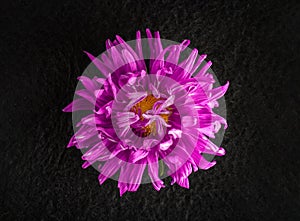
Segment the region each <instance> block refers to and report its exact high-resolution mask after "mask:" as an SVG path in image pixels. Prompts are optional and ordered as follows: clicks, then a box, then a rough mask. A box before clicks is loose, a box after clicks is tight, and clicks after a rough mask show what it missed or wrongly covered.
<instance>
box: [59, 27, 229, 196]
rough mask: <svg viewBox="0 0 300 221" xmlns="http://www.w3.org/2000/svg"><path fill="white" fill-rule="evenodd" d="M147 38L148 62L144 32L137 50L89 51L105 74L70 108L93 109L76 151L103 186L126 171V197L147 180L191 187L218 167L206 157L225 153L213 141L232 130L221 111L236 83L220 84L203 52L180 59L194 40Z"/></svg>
mask: <svg viewBox="0 0 300 221" xmlns="http://www.w3.org/2000/svg"><path fill="white" fill-rule="evenodd" d="M146 34H147V43H148V52H149V56H148V58H146V57H145V50H147V49H145V47H142V46H144V45H143V44H142V39H141V34H140V32H139V31H138V32H137V36H136V37H137V39H136V41H135V48H134V47H132V46H130V45H129V44H128V43H127V42H125V41H124V40H123V39H122V38H121V37H119V36H116V40H114V41H113V42H111V41H110V40H107V41H106V48H107V51H106V53H103V54H102V55H101V56H99V57H94V56H93V55H91V54H90V53H88V52H85V53H86V54H87V55H88V57H89V58H90V59H91V61H92V63H93V65H95V66H96V67H97V70H98V71H99V72H100V73H101V75H102V77H98V76H99V74H98V75H97V76H95V77H92V78H90V77H87V76H81V77H79V78H78V79H79V81H80V82H81V83H82V85H83V89H80V90H77V91H76V95H78V97H79V98H77V99H75V100H74V101H73V102H72V103H71V104H69V105H68V106H67V107H65V108H64V109H63V111H65V112H77V111H90V113H88V114H86V115H85V116H83V117H82V116H81V117H80V121H79V122H77V123H76V128H77V129H76V130H77V131H76V133H75V134H74V136H73V137H72V138H71V140H70V142H69V144H68V147H71V146H76V147H77V148H78V149H81V150H83V152H84V154H83V156H82V159H83V160H84V161H85V163H84V164H83V168H86V167H88V166H90V165H96V167H97V169H98V170H99V172H100V175H99V177H98V179H99V182H100V184H102V183H103V182H104V181H105V180H106V179H107V178H110V177H112V176H115V175H116V174H118V178H117V179H118V181H119V182H118V187H119V189H120V195H123V194H124V193H125V192H126V191H136V190H137V189H138V187H139V185H140V184H141V182H143V181H142V180H143V179H147V178H150V181H151V182H152V184H153V186H154V188H155V189H156V190H157V191H159V190H160V189H161V188H162V187H164V182H163V181H162V177H163V176H164V175H165V176H171V177H172V184H174V183H177V184H179V185H180V186H182V187H185V188H189V181H188V176H189V175H190V174H191V173H192V171H197V170H198V168H200V169H203V170H206V169H208V168H210V167H212V166H214V165H215V163H216V162H215V161H209V160H207V159H206V158H205V157H204V155H203V154H209V155H213V156H214V155H217V156H222V155H224V154H225V150H224V149H223V148H220V147H218V146H216V145H215V144H214V143H213V142H212V141H210V138H214V137H215V134H216V133H218V131H219V130H220V128H221V125H224V128H225V129H226V127H227V124H226V120H225V119H224V118H223V117H221V116H219V115H217V114H215V113H214V112H213V108H214V107H217V106H218V99H220V98H221V97H222V96H223V95H224V94H225V92H226V90H227V88H228V85H229V83H228V82H227V83H226V84H225V85H224V86H220V87H217V88H214V87H213V85H214V83H215V79H214V77H213V75H212V74H211V73H208V72H209V71H208V70H209V68H210V66H211V64H212V63H211V62H210V61H209V62H205V58H206V55H201V56H198V51H197V49H194V50H192V51H191V53H190V54H189V55H188V56H187V58H184V59H182V61H180V56H181V55H182V53H183V52H184V50H185V49H186V48H187V46H188V45H189V43H190V42H189V41H188V40H185V41H183V42H182V43H181V44H170V45H169V46H167V47H163V46H162V41H161V39H160V36H159V32H155V33H154V36H152V33H151V32H150V31H149V30H148V29H147V30H146ZM84 113H85V112H84Z"/></svg>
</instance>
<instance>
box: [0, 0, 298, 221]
mask: <svg viewBox="0 0 300 221" xmlns="http://www.w3.org/2000/svg"><path fill="white" fill-rule="evenodd" d="M194 2H196V1H186V2H182V1H154V0H151V1H143V2H142V1H139V2H138V1H131V0H127V1H75V0H73V1H43V2H42V1H36V2H34V1H23V0H22V1H21V0H19V1H6V3H4V2H1V7H0V10H1V13H0V17H1V32H0V39H1V41H0V42H1V43H0V45H1V51H0V55H1V57H0V58H1V59H0V64H1V65H0V70H1V72H0V73H1V74H0V76H1V87H0V92H1V93H0V96H1V99H0V101H1V112H0V116H1V124H0V128H1V136H0V139H1V144H2V145H1V161H0V166H1V167H0V191H1V197H0V220H251V221H253V220H300V214H299V211H300V205H299V202H300V200H299V180H300V179H299V170H298V169H299V166H300V165H299V150H298V148H299V146H300V145H299V129H300V126H299V117H300V116H299V113H300V108H299V103H300V99H299V94H300V93H299V83H300V82H299V56H298V53H299V51H300V50H299V49H300V48H299V11H300V10H299V9H300V7H299V4H297V1H281V0H280V1H277V0H270V1H249V3H247V2H246V1H243V2H242V1H226V2H225V1H206V0H203V1H197V3H194ZM147 27H149V28H150V29H151V30H153V31H154V30H159V31H160V32H161V37H162V38H166V39H171V40H174V41H182V40H183V39H185V38H188V39H190V40H191V42H192V43H191V47H196V48H198V49H199V52H200V53H206V54H208V58H209V59H211V60H212V61H213V62H214V64H213V69H214V71H215V73H216V75H217V76H218V78H219V80H220V83H221V84H224V83H226V81H227V80H229V81H230V87H229V91H228V92H227V94H226V97H225V98H226V102H227V111H228V118H227V119H228V124H229V128H228V130H227V131H226V134H225V139H224V141H223V144H222V146H223V147H224V148H225V149H226V150H227V154H226V155H225V156H224V157H221V158H218V159H217V162H218V163H217V165H216V166H215V167H213V168H212V169H210V170H208V171H198V172H196V173H193V174H192V175H191V176H190V189H189V190H187V189H183V188H181V187H179V186H178V185H174V186H170V185H169V183H170V178H167V179H165V183H166V184H167V187H166V188H164V189H162V190H161V191H160V192H156V191H155V190H154V189H153V188H152V185H151V184H147V185H142V186H141V187H140V188H139V190H138V191H137V192H136V193H126V194H125V195H124V196H123V197H122V198H120V197H119V190H118V188H117V182H115V181H113V180H108V181H107V182H106V183H105V184H104V185H103V186H99V184H98V180H97V176H98V172H97V171H96V170H95V169H93V168H92V167H91V168H88V169H86V170H83V169H81V164H82V160H81V158H80V157H81V152H80V151H79V150H76V149H75V148H71V149H65V146H66V144H67V142H68V139H69V138H70V137H71V135H72V119H71V114H66V113H63V112H62V111H61V110H62V108H63V107H64V106H66V105H67V104H68V103H69V102H70V101H71V100H72V97H73V93H74V90H75V87H76V84H77V79H76V78H77V77H78V76H79V75H81V73H82V71H83V70H84V69H85V68H86V66H87V65H88V64H89V63H90V61H89V60H88V58H87V56H86V55H85V54H84V53H83V52H82V51H83V50H87V51H89V52H91V53H92V54H95V55H98V54H100V53H101V52H103V51H104V50H105V47H104V46H105V45H104V42H105V40H106V39H107V38H111V39H112V38H113V37H114V35H115V34H118V35H121V36H122V37H123V38H124V39H126V40H132V39H134V38H135V31H136V30H138V29H139V30H141V31H144V30H145V28H147ZM143 33H145V32H143ZM144 36H145V35H144Z"/></svg>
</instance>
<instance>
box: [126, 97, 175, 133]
mask: <svg viewBox="0 0 300 221" xmlns="http://www.w3.org/2000/svg"><path fill="white" fill-rule="evenodd" d="M165 100H166V99H163V98H156V97H155V96H154V95H152V94H150V95H147V96H146V97H145V98H143V99H142V100H141V101H139V102H137V103H136V104H135V105H133V106H132V108H131V109H130V111H131V112H133V113H135V114H137V115H138V116H139V122H138V123H137V124H136V125H143V122H146V123H145V124H146V125H145V126H141V127H140V128H136V127H132V130H133V132H134V133H135V134H136V135H138V136H141V137H147V136H149V135H150V134H151V133H153V134H154V135H155V133H156V123H155V122H152V123H149V124H148V122H149V120H147V119H146V118H145V114H154V113H155V111H154V110H155V109H156V110H157V109H159V107H160V106H161V104H162V103H163V102H164V101H165ZM166 109H167V112H164V113H160V114H158V116H160V117H161V118H162V119H163V120H164V121H165V123H168V121H169V116H170V115H171V108H170V107H169V108H166Z"/></svg>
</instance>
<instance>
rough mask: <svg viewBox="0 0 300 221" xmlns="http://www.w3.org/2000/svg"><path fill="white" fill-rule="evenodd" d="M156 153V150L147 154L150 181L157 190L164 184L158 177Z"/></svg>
mask: <svg viewBox="0 0 300 221" xmlns="http://www.w3.org/2000/svg"><path fill="white" fill-rule="evenodd" d="M158 169H159V167H158V154H157V152H154V151H153V152H152V153H151V154H149V156H148V174H149V177H150V179H151V181H152V185H153V187H154V188H155V189H156V190H157V191H159V190H160V189H161V188H162V187H165V186H164V182H163V181H162V180H161V179H160V178H159V177H158Z"/></svg>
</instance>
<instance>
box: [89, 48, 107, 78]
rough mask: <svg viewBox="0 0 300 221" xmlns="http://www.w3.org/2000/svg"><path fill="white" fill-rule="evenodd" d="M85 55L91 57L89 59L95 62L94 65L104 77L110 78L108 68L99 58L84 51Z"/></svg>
mask: <svg viewBox="0 0 300 221" xmlns="http://www.w3.org/2000/svg"><path fill="white" fill-rule="evenodd" d="M84 53H86V54H87V56H88V57H89V59H90V60H91V61H92V62H93V64H94V65H95V66H96V67H97V68H98V70H99V71H100V72H101V73H102V74H103V75H104V76H106V77H107V76H108V74H109V70H108V69H107V67H106V66H105V65H104V64H103V63H102V62H101V61H100V60H99V59H98V58H97V57H94V56H93V55H92V54H90V53H89V52H87V51H84Z"/></svg>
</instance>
